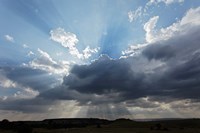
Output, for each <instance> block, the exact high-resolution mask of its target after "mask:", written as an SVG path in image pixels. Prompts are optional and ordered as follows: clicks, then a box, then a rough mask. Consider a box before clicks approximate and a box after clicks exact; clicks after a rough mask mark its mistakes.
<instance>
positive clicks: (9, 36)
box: [4, 35, 15, 43]
mask: <svg viewBox="0 0 200 133" xmlns="http://www.w3.org/2000/svg"><path fill="white" fill-rule="evenodd" d="M4 38H5V39H6V40H7V41H9V42H12V43H14V42H15V40H14V38H13V37H12V36H11V35H4Z"/></svg>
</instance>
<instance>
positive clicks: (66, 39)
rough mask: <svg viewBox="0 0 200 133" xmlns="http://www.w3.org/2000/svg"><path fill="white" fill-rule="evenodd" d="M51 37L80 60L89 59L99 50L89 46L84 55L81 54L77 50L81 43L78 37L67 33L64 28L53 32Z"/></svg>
mask: <svg viewBox="0 0 200 133" xmlns="http://www.w3.org/2000/svg"><path fill="white" fill-rule="evenodd" d="M50 35H51V37H50V39H51V40H53V41H55V42H58V43H60V44H61V45H62V46H63V47H65V48H68V50H69V53H70V54H71V55H73V56H76V57H77V58H79V59H87V58H89V57H90V56H91V55H92V53H97V52H98V48H94V49H90V48H89V46H87V47H86V48H85V49H84V50H83V53H80V52H79V50H78V49H77V48H76V45H77V43H78V41H79V40H78V38H77V37H76V35H75V34H73V33H70V32H65V30H64V29H62V28H57V29H55V30H51V31H50Z"/></svg>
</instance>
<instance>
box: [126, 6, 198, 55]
mask: <svg viewBox="0 0 200 133" xmlns="http://www.w3.org/2000/svg"><path fill="white" fill-rule="evenodd" d="M199 14H200V7H198V8H191V9H189V10H188V11H187V12H186V14H185V16H183V18H182V19H181V20H180V21H177V22H175V23H173V24H171V25H170V26H168V27H165V28H161V29H155V27H156V23H157V21H158V19H159V16H154V17H152V18H150V19H149V21H147V22H146V23H145V24H144V30H145V31H146V35H145V39H146V42H145V43H143V44H133V45H130V46H129V48H128V49H127V50H125V51H123V52H122V55H123V57H127V56H134V55H137V53H141V51H142V50H143V49H144V48H145V47H146V46H147V45H150V44H156V43H158V42H161V41H166V40H168V39H171V38H173V37H174V36H175V37H177V36H180V35H184V34H190V32H191V31H192V30H194V27H197V26H198V25H200V23H199V20H200V18H199V17H200V15H199ZM180 41H181V40H180ZM158 47H161V46H158ZM162 47H165V46H162ZM166 47H168V48H171V47H173V46H166ZM152 49H155V48H152ZM166 51H167V50H166ZM166 51H165V52H166Z"/></svg>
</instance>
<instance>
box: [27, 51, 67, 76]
mask: <svg viewBox="0 0 200 133" xmlns="http://www.w3.org/2000/svg"><path fill="white" fill-rule="evenodd" d="M38 52H39V57H36V58H34V59H33V60H32V61H30V62H29V63H28V64H25V66H28V67H31V68H34V69H41V70H44V71H47V72H49V73H53V74H61V75H66V74H68V71H69V67H70V63H69V62H67V61H58V62H57V61H55V60H53V59H52V58H51V57H50V55H49V54H48V53H47V52H44V51H42V50H41V49H38ZM29 55H32V53H31V51H30V52H29Z"/></svg>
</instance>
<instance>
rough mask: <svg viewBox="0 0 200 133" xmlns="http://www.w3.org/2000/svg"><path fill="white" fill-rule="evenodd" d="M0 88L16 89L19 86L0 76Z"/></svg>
mask: <svg viewBox="0 0 200 133" xmlns="http://www.w3.org/2000/svg"><path fill="white" fill-rule="evenodd" d="M0 86H1V87H3V88H15V87H16V86H17V85H16V83H14V82H13V81H11V80H9V79H7V78H6V77H5V76H3V75H0Z"/></svg>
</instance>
